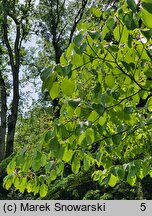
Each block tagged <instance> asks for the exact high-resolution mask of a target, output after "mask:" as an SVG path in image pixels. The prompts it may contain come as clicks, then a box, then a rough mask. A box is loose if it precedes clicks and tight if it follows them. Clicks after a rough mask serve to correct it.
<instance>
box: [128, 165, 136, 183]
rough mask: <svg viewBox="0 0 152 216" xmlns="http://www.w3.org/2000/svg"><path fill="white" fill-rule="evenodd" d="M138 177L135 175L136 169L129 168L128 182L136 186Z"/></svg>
mask: <svg viewBox="0 0 152 216" xmlns="http://www.w3.org/2000/svg"><path fill="white" fill-rule="evenodd" d="M136 179H137V177H136V175H135V168H134V167H130V168H129V172H128V175H127V182H128V183H129V184H130V185H131V186H134V184H135V183H136Z"/></svg>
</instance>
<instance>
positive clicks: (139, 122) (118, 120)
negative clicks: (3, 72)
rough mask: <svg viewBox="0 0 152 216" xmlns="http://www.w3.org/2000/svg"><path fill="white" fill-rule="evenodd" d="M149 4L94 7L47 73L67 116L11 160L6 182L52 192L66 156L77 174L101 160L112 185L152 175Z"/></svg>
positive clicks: (97, 173)
mask: <svg viewBox="0 0 152 216" xmlns="http://www.w3.org/2000/svg"><path fill="white" fill-rule="evenodd" d="M149 4H151V2H150V1H148V0H147V1H146V0H143V1H142V7H141V8H140V9H139V5H136V4H135V2H134V1H133V0H128V1H123V0H122V1H119V7H118V8H119V9H118V10H117V11H116V12H115V11H114V10H111V9H110V10H109V9H107V10H104V11H102V9H100V10H99V9H96V8H91V9H90V10H89V12H88V16H89V17H90V19H89V20H87V21H83V22H81V23H80V24H79V25H78V31H79V32H78V34H77V36H76V37H75V38H74V40H73V42H72V43H71V44H70V45H69V47H68V48H67V50H66V51H65V53H64V54H62V56H61V58H60V64H58V65H53V66H52V70H50V73H48V70H46V71H44V72H43V82H44V87H45V88H47V89H48V91H49V92H50V96H51V98H52V99H55V98H59V103H60V106H61V110H60V117H59V118H58V119H56V120H55V121H54V122H53V123H52V127H51V129H50V130H49V131H47V132H46V134H45V137H44V140H43V142H42V144H41V146H40V147H39V149H34V150H33V149H32V150H31V152H30V153H29V152H28V151H27V152H22V153H21V154H19V155H17V156H16V157H15V158H14V159H13V161H12V162H11V163H10V164H9V165H8V168H7V172H8V176H6V178H5V180H4V185H5V187H6V188H7V189H8V188H10V187H11V185H12V184H13V185H14V186H15V188H16V189H19V190H20V191H21V192H23V191H24V190H25V189H26V190H27V191H28V192H34V194H37V193H40V196H41V197H45V196H46V194H47V191H48V185H49V184H50V183H51V182H53V181H54V180H55V179H56V178H57V177H58V176H62V175H63V171H64V164H65V163H68V164H69V165H71V170H72V171H73V173H75V174H77V173H78V172H79V171H80V170H84V171H88V170H89V169H90V168H91V167H94V169H92V170H93V171H92V178H93V180H94V181H98V182H99V183H100V184H101V185H102V184H104V185H109V186H111V187H114V186H115V185H116V184H117V182H119V181H121V180H123V181H127V182H128V183H129V184H130V185H132V186H133V185H134V184H135V183H136V181H137V180H138V179H143V178H144V177H145V176H147V175H150V176H152V167H151V153H152V140H151V132H152V129H151V124H152V119H151V111H152V97H151V91H152V81H151V76H152V63H151V62H152V61H151V60H152V52H151V42H152V40H151V38H152V29H151V28H152V26H151V23H150V20H151V19H150V17H151V16H152V11H151V10H150V9H149V8H151V7H148V5H149ZM92 20H93V21H92ZM141 101H142V103H141ZM44 148H46V149H47V151H48V152H49V153H46V152H45V151H44V150H43V149H44ZM39 170H41V173H42V172H43V173H44V174H43V175H42V174H41V175H39V174H38V173H37V171H39ZM23 176H24V177H23Z"/></svg>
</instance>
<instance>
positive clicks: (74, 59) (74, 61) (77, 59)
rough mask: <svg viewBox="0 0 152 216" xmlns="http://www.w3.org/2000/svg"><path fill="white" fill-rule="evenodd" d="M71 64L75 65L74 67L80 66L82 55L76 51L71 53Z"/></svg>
mask: <svg viewBox="0 0 152 216" xmlns="http://www.w3.org/2000/svg"><path fill="white" fill-rule="evenodd" d="M71 64H72V65H74V66H76V67H80V66H82V65H83V57H82V55H79V54H77V53H73V55H72V56H71Z"/></svg>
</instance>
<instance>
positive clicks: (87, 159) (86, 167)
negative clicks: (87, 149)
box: [83, 154, 90, 171]
mask: <svg viewBox="0 0 152 216" xmlns="http://www.w3.org/2000/svg"><path fill="white" fill-rule="evenodd" d="M83 167H84V170H85V171H88V170H89V168H90V157H89V155H87V154H85V155H84V159H83Z"/></svg>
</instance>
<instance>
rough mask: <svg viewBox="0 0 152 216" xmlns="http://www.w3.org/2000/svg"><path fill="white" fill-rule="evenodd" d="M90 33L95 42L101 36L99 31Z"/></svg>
mask: <svg viewBox="0 0 152 216" xmlns="http://www.w3.org/2000/svg"><path fill="white" fill-rule="evenodd" d="M88 33H89V35H90V37H91V38H92V39H93V40H97V39H98V38H99V36H100V33H99V32H98V31H89V32H88Z"/></svg>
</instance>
